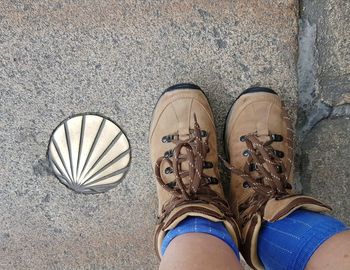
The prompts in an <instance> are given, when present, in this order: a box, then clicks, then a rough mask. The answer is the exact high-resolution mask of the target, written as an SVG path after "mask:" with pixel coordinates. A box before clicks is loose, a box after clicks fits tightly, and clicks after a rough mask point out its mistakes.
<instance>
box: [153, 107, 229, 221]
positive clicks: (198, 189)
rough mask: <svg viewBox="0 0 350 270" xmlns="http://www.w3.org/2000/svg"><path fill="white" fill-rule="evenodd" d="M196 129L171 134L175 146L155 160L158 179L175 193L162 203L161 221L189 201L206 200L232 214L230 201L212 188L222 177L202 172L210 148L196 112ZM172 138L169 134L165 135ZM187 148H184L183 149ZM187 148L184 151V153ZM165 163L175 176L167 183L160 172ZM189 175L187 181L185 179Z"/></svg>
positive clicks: (205, 201) (163, 185)
mask: <svg viewBox="0 0 350 270" xmlns="http://www.w3.org/2000/svg"><path fill="white" fill-rule="evenodd" d="M194 122H195V123H194V130H193V132H192V134H190V136H189V139H187V140H179V139H175V137H172V142H173V143H175V147H174V149H173V150H172V151H171V152H170V153H171V155H169V151H168V152H166V153H165V155H164V156H162V157H160V158H159V159H158V160H157V161H156V164H155V175H156V178H157V181H158V183H159V184H160V185H161V187H162V188H164V189H165V190H166V191H168V192H170V193H171V194H172V197H171V199H170V200H169V201H168V202H167V203H165V204H164V205H163V207H162V211H161V212H162V213H161V215H160V216H159V217H158V222H162V221H163V220H164V218H165V217H166V216H168V214H169V213H170V212H171V211H172V210H173V209H174V208H176V207H178V206H181V205H185V204H188V203H191V204H193V203H206V204H211V205H214V206H216V207H217V208H218V209H219V210H220V211H221V212H222V213H223V214H224V215H225V216H232V212H231V211H230V208H229V205H228V203H227V201H226V200H225V199H223V198H222V197H221V196H220V195H219V194H217V193H216V192H215V191H214V190H212V189H211V188H210V185H212V184H219V180H218V179H216V178H213V177H211V176H209V175H207V174H205V173H204V172H203V169H204V168H206V166H205V164H208V162H206V161H205V158H206V156H207V153H208V152H209V147H208V137H209V134H207V133H205V137H206V138H205V139H203V131H201V129H200V126H199V124H198V122H197V117H196V115H195V114H194ZM166 137H168V138H169V136H166ZM183 149H184V150H185V151H182V150H183ZM181 152H182V153H184V152H185V154H181ZM163 163H166V164H167V165H168V166H169V167H167V169H168V171H169V172H170V173H172V174H174V176H175V180H174V181H172V182H170V183H166V180H165V179H164V178H163V176H162V174H161V167H162V165H163ZM183 163H187V164H188V170H183V169H182V168H181V167H182V166H181V164H183ZM185 178H187V179H188V181H186V182H187V183H185V182H184V179H185Z"/></svg>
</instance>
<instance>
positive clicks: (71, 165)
mask: <svg viewBox="0 0 350 270" xmlns="http://www.w3.org/2000/svg"><path fill="white" fill-rule="evenodd" d="M48 158H49V161H50V164H51V167H52V169H53V171H54V173H55V175H56V176H57V178H58V179H59V180H60V181H61V182H62V183H63V184H65V185H66V186H67V187H68V188H70V189H72V190H74V191H76V192H81V193H99V192H105V191H107V190H109V189H111V188H113V187H115V186H116V185H117V184H118V183H119V182H120V181H121V180H122V178H123V176H124V175H125V173H126V172H127V170H128V168H129V163H130V145H129V141H128V139H127V137H126V136H125V134H124V133H123V132H122V131H121V129H120V128H119V127H118V126H117V125H116V124H115V123H113V122H112V121H110V120H108V119H107V118H104V117H102V116H99V115H93V114H85V115H77V116H73V117H71V118H69V119H67V120H65V121H64V122H63V123H61V124H60V125H59V126H58V127H57V128H56V129H55V131H54V132H53V134H52V136H51V139H50V143H49V149H48Z"/></svg>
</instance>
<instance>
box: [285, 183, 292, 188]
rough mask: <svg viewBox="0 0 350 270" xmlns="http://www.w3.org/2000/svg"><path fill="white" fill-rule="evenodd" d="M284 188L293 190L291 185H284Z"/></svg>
mask: <svg viewBox="0 0 350 270" xmlns="http://www.w3.org/2000/svg"><path fill="white" fill-rule="evenodd" d="M284 187H285V188H286V189H292V188H293V187H292V185H291V184H290V183H286V184H285V185H284Z"/></svg>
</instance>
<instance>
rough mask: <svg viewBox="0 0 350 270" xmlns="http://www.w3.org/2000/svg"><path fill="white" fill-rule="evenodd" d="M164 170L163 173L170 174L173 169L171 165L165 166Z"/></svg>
mask: <svg viewBox="0 0 350 270" xmlns="http://www.w3.org/2000/svg"><path fill="white" fill-rule="evenodd" d="M164 172H165V174H171V173H173V172H174V170H173V168H171V167H167V168H166V169H165V171H164Z"/></svg>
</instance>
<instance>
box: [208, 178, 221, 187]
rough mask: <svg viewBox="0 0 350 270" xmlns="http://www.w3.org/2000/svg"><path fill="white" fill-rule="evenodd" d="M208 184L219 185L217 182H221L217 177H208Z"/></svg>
mask: <svg viewBox="0 0 350 270" xmlns="http://www.w3.org/2000/svg"><path fill="white" fill-rule="evenodd" d="M208 184H209V185H217V184H219V180H218V179H217V178H215V177H208Z"/></svg>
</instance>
